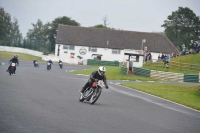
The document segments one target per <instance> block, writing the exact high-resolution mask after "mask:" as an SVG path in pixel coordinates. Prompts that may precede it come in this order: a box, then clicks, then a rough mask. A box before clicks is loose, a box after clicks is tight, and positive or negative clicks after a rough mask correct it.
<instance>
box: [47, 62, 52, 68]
mask: <svg viewBox="0 0 200 133" xmlns="http://www.w3.org/2000/svg"><path fill="white" fill-rule="evenodd" d="M47 70H51V63H49V62H47Z"/></svg>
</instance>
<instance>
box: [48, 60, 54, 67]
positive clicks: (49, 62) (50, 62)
mask: <svg viewBox="0 0 200 133" xmlns="http://www.w3.org/2000/svg"><path fill="white" fill-rule="evenodd" d="M47 62H49V63H50V69H51V64H53V62H52V61H51V59H50V60H49V61H47Z"/></svg>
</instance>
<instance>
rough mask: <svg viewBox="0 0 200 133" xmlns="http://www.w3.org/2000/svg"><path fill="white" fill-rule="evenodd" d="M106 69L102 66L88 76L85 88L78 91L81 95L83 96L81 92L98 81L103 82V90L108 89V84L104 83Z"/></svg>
mask: <svg viewBox="0 0 200 133" xmlns="http://www.w3.org/2000/svg"><path fill="white" fill-rule="evenodd" d="M105 72H106V68H105V67H104V66H100V67H99V69H98V71H94V72H92V74H91V75H90V78H89V79H88V82H87V83H86V84H85V86H84V87H83V88H82V90H81V91H80V93H81V95H83V92H84V91H85V90H86V89H87V88H88V87H89V86H92V83H93V82H95V81H98V80H103V82H104V84H105V88H106V89H108V88H109V87H108V84H107V81H106V76H105Z"/></svg>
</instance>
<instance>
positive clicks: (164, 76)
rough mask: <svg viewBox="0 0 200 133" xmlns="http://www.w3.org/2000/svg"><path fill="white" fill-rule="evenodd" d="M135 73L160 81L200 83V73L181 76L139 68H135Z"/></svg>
mask: <svg viewBox="0 0 200 133" xmlns="http://www.w3.org/2000/svg"><path fill="white" fill-rule="evenodd" d="M133 73H134V74H135V75H140V76H145V77H152V78H155V79H160V80H168V81H176V82H193V83H200V73H199V74H181V73H172V72H163V71H156V70H148V69H144V68H137V67H133Z"/></svg>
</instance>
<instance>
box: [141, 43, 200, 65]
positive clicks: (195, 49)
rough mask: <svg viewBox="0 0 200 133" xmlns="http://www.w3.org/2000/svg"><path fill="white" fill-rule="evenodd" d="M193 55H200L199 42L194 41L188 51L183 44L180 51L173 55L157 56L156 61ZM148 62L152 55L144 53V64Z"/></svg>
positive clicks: (161, 54) (147, 52) (162, 54)
mask: <svg viewBox="0 0 200 133" xmlns="http://www.w3.org/2000/svg"><path fill="white" fill-rule="evenodd" d="M195 53H200V41H199V42H197V41H195V42H194V43H193V44H191V45H190V50H188V49H187V48H186V46H185V44H182V49H181V51H180V52H179V51H175V52H174V53H171V54H164V53H161V52H160V54H159V55H158V60H163V61H164V60H168V61H169V60H170V58H173V57H177V56H182V55H187V54H195ZM148 60H150V61H152V55H151V52H149V51H146V52H145V53H144V62H147V61H148Z"/></svg>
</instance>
